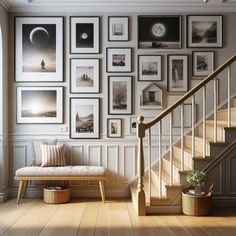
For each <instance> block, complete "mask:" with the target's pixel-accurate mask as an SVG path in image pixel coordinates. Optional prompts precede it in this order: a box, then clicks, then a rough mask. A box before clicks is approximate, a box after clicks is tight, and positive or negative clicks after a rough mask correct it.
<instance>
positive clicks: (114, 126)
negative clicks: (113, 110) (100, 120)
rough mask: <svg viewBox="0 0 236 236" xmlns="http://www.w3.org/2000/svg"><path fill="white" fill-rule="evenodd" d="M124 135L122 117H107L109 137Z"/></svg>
mask: <svg viewBox="0 0 236 236" xmlns="http://www.w3.org/2000/svg"><path fill="white" fill-rule="evenodd" d="M121 136H122V119H120V118H108V119H107V137H108V138H121Z"/></svg>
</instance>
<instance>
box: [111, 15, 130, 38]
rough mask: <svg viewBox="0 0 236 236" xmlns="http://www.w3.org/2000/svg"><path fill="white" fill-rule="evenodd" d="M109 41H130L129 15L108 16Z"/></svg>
mask: <svg viewBox="0 0 236 236" xmlns="http://www.w3.org/2000/svg"><path fill="white" fill-rule="evenodd" d="M108 41H129V17H128V16H109V17H108Z"/></svg>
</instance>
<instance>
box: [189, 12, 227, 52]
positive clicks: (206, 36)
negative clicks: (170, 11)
mask: <svg viewBox="0 0 236 236" xmlns="http://www.w3.org/2000/svg"><path fill="white" fill-rule="evenodd" d="M187 46H188V47H189V48H220V47H222V46H223V16H221V15H211V16H207V15H201V16H199V15H198V16H197V15H189V16H187Z"/></svg>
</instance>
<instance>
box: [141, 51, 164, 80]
mask: <svg viewBox="0 0 236 236" xmlns="http://www.w3.org/2000/svg"><path fill="white" fill-rule="evenodd" d="M160 80H161V56H160V55H138V81H160Z"/></svg>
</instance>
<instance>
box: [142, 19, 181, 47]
mask: <svg viewBox="0 0 236 236" xmlns="http://www.w3.org/2000/svg"><path fill="white" fill-rule="evenodd" d="M181 24H182V23H181V16H138V48H143V49H178V48H181V46H182V45H181V44H182V43H181V41H182V39H181Z"/></svg>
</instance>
